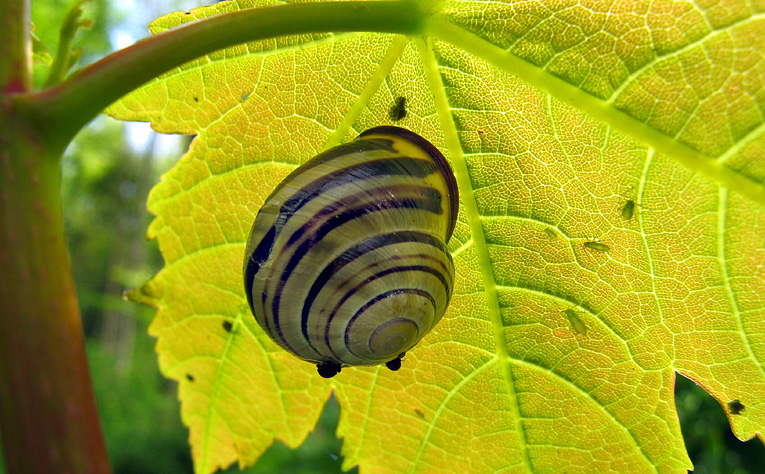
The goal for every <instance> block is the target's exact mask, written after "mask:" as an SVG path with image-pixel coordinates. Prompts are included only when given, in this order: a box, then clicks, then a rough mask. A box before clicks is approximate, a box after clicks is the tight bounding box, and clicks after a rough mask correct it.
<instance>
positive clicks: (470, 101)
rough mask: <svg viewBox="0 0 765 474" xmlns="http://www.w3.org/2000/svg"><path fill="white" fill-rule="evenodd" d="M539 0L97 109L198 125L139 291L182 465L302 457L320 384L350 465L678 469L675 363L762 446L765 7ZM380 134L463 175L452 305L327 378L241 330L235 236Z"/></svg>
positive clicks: (288, 57) (198, 13)
mask: <svg viewBox="0 0 765 474" xmlns="http://www.w3.org/2000/svg"><path fill="white" fill-rule="evenodd" d="M548 3H549V2H491V3H483V2H469V1H451V2H445V3H444V4H443V5H440V8H441V9H440V10H438V11H437V13H435V14H434V16H433V17H432V18H431V21H430V23H429V27H428V28H429V31H430V32H431V33H432V35H431V36H430V37H426V38H421V37H417V38H407V37H401V36H396V35H386V34H356V33H354V34H336V35H331V34H321V35H313V36H301V37H289V38H280V39H277V40H270V41H263V42H259V43H253V44H248V45H242V46H239V47H236V48H232V49H229V50H226V51H221V52H218V53H216V54H213V55H210V56H208V57H205V58H202V59H199V60H198V61H195V62H193V63H190V64H188V65H186V66H184V67H183V68H180V69H178V70H176V71H174V72H172V73H170V74H168V75H167V76H165V77H163V78H161V79H160V80H157V81H155V82H152V83H150V84H148V85H147V86H145V87H144V88H143V89H141V90H139V91H137V92H135V93H134V94H132V95H130V96H129V97H127V98H126V99H124V100H123V101H121V102H120V103H118V104H116V105H115V106H113V107H112V108H111V109H110V110H109V113H110V114H112V115H114V116H116V117H118V118H121V119H125V120H147V121H151V122H152V125H153V126H154V128H155V129H157V130H159V131H162V132H168V133H187V134H196V135H197V136H196V138H195V139H194V141H193V143H192V146H191V149H190V150H189V152H188V153H187V154H186V155H185V156H184V157H183V158H181V160H180V161H179V163H178V164H177V166H175V167H174V168H173V169H172V170H171V171H170V172H168V173H167V174H166V175H165V176H164V178H163V180H162V182H161V183H159V184H158V185H157V186H156V187H155V188H154V190H153V191H152V193H151V196H150V199H149V208H150V210H151V211H152V212H153V213H154V214H156V216H157V217H156V220H155V221H154V222H153V224H152V225H151V228H150V229H149V235H150V236H151V237H153V238H157V239H158V240H159V244H160V248H161V250H162V253H163V255H164V258H165V261H166V266H165V268H164V269H163V270H162V271H161V272H160V273H159V274H158V275H157V276H156V277H155V278H154V279H153V280H152V281H151V282H149V283H148V284H147V285H146V286H145V287H144V288H143V289H142V290H140V291H138V292H136V294H135V297H136V299H138V300H143V301H146V302H150V303H153V304H156V305H157V306H158V307H159V311H158V313H157V317H156V319H155V321H154V323H153V325H152V327H151V333H152V334H153V335H155V336H157V337H158V345H157V350H158V352H159V357H160V363H161V366H162V370H163V372H164V374H165V375H166V376H167V377H170V378H172V379H176V380H178V381H180V398H181V400H182V402H183V410H182V416H183V420H184V422H185V423H186V424H187V425H188V426H189V427H190V433H191V444H192V450H193V455H194V461H195V465H196V470H197V472H199V473H208V472H211V471H214V470H215V469H217V468H218V467H220V466H227V465H229V464H230V463H232V462H234V461H238V462H239V463H241V464H243V465H249V464H252V463H253V462H254V461H255V460H256V459H257V458H258V456H259V455H260V454H261V453H262V452H263V451H264V450H265V449H266V448H267V447H268V446H269V445H270V444H271V443H272V441H273V439H274V438H277V439H280V440H283V441H284V442H285V443H287V444H288V445H290V446H296V445H298V444H300V443H301V442H302V440H303V439H305V437H306V435H307V433H308V432H309V431H310V430H311V428H312V426H313V425H314V423H315V421H316V419H317V418H318V416H319V414H320V412H321V409H322V406H323V404H324V402H325V401H326V400H327V398H328V396H329V394H330V392H331V391H332V390H334V391H335V392H336V393H337V397H338V400H339V401H340V404H341V418H340V425H339V428H338V435H339V436H342V437H344V448H343V454H344V455H345V466H346V467H350V466H352V465H354V464H359V465H360V466H361V468H362V472H376V473H377V472H380V473H388V472H390V473H393V472H396V473H398V472H407V473H424V472H438V473H447V472H452V473H469V472H476V473H489V472H570V473H574V472H598V473H601V472H609V471H610V472H621V473H626V472H635V473H645V472H675V473H680V472H683V473H684V472H685V469H687V468H691V463H690V460H689V459H688V456H687V454H686V452H685V448H684V446H683V439H682V436H681V433H680V427H679V423H678V419H677V413H676V410H675V403H674V396H673V395H674V394H673V389H674V379H675V371H677V372H679V373H682V374H683V375H686V376H687V377H689V378H691V379H693V380H695V381H696V382H697V383H698V384H700V385H701V386H702V387H704V388H705V389H706V390H707V391H709V392H710V393H711V394H712V395H713V396H714V397H715V398H716V399H717V400H718V401H719V402H720V403H721V405H722V406H723V408H724V409H725V411H726V413H728V417H729V419H730V422H731V426H732V428H733V431H734V432H735V434H736V435H737V436H738V437H739V438H741V439H747V438H750V437H752V436H755V435H760V436H762V433H763V432H765V431H764V430H763V427H764V426H765V365H763V360H765V204H764V202H763V200H762V199H760V198H758V196H763V195H765V194H763V193H764V192H765V191H764V190H763V188H765V186H764V185H763V181H764V180H765V158H763V156H764V155H763V152H764V151H765V150H764V145H765V138H764V134H763V132H764V131H765V125H763V113H762V111H763V110H765V89H764V88H763V84H762V82H763V80H764V79H765V60H764V59H763V54H765V35H763V34H762V31H763V29H765V17H764V16H763V13H762V12H761V11H757V10H754V9H753V7H751V6H746V5H744V4H743V3H739V2H735V1H729V2H725V1H723V2H709V7H702V6H699V5H694V4H693V3H691V2H683V1H674V2H670V1H655V2H650V3H649V2H634V4H633V3H631V2H626V1H625V2H616V3H614V2H607V3H596V2H579V3H576V2H575V3H570V2H568V3H567V5H564V4H563V2H561V3H560V4H559V5H558V4H556V5H553V6H550V5H548ZM248 6H250V3H249V2H235V3H221V4H217V5H215V6H212V7H209V8H200V9H198V10H194V11H192V12H180V13H177V14H173V15H168V16H167V17H164V18H161V19H159V20H157V21H156V22H155V23H154V24H153V25H152V28H153V31H154V32H158V31H162V30H164V29H167V28H170V27H173V26H176V25H179V24H181V23H184V22H186V21H191V20H194V19H198V18H202V17H206V16H209V15H213V14H215V13H218V12H222V11H230V10H234V9H237V8H244V7H248ZM400 97H404V98H405V102H404V103H402V102H401V100H400V99H399V98H400ZM402 107H403V108H404V109H405V112H406V113H405V117H403V118H401V115H402V113H401V111H400V109H401V108H402ZM397 119H398V120H399V121H398V122H395V124H396V125H399V126H403V127H407V128H409V129H411V130H413V131H415V132H417V133H419V134H421V135H423V136H425V137H426V138H427V139H429V140H431V141H432V142H433V143H434V144H435V145H436V146H437V147H439V148H440V149H441V150H442V151H443V152H444V154H445V155H446V156H447V157H448V158H449V160H450V161H451V163H452V165H453V168H454V170H455V174H456V176H457V180H458V183H459V186H460V196H461V208H460V209H461V210H460V216H459V222H458V224H457V228H456V231H455V234H454V237H453V238H452V240H451V242H450V248H451V250H452V252H453V256H454V260H455V266H456V268H457V273H458V275H457V283H456V294H455V296H454V298H453V301H452V304H451V307H450V309H449V311H448V313H447V315H446V316H445V318H444V320H443V321H442V322H441V323H440V325H439V326H438V327H437V328H436V329H435V330H434V331H433V332H432V333H431V334H429V335H428V336H427V337H426V338H425V339H424V340H423V341H422V343H420V345H419V346H417V348H416V349H415V350H413V351H412V352H411V353H409V354H408V355H407V357H406V359H405V361H404V364H403V368H402V369H401V370H400V371H399V372H390V371H388V370H387V369H385V368H384V367H383V368H350V369H345V370H343V371H342V373H341V374H339V375H338V376H337V377H335V378H334V379H331V380H328V381H327V380H324V379H321V378H320V377H319V376H318V375H317V374H316V369H315V367H314V366H312V365H310V364H308V363H305V362H301V361H299V360H297V359H295V358H293V357H292V356H290V355H289V354H287V353H285V352H284V351H282V350H281V349H279V348H278V347H276V346H275V345H274V344H273V343H272V342H271V341H270V340H269V339H268V338H267V337H266V336H265V335H264V333H263V332H262V331H261V330H260V328H259V327H258V326H257V324H256V323H255V320H254V318H253V317H252V316H251V314H250V312H249V309H248V306H247V302H246V299H245V296H244V291H243V284H242V275H241V268H242V259H243V255H244V246H245V240H246V238H247V234H248V232H249V228H250V225H251V223H252V221H253V219H254V217H255V214H256V213H257V211H258V209H259V206H260V205H261V204H262V203H263V200H264V198H265V197H266V196H267V195H268V194H270V192H271V190H272V189H273V187H274V185H275V184H276V183H277V182H278V181H279V180H280V179H281V178H283V177H284V176H285V175H287V174H288V173H289V172H290V171H291V170H292V169H294V168H295V167H296V166H297V165H298V164H299V163H301V162H303V161H305V160H307V159H309V158H310V157H311V156H313V155H315V154H316V153H318V152H320V151H321V150H322V149H325V148H327V147H330V146H334V145H336V144H338V143H341V142H344V141H348V140H350V139H352V138H354V137H355V136H356V135H357V134H358V133H359V132H361V131H363V130H365V129H367V128H369V127H372V126H375V125H381V124H393V123H394V122H393V120H397ZM629 203H632V205H631V207H632V208H631V209H630V210H626V209H625V208H626V207H629V206H630V204H629Z"/></svg>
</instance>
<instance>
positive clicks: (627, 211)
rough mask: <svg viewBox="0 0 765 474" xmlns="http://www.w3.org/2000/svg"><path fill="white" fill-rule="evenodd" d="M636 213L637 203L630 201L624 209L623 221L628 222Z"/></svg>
mask: <svg viewBox="0 0 765 474" xmlns="http://www.w3.org/2000/svg"><path fill="white" fill-rule="evenodd" d="M634 213H635V201H633V200H632V199H630V200H629V201H627V202H626V203H625V204H624V207H622V219H624V220H625V221H628V220H630V219H632V215H633V214H634Z"/></svg>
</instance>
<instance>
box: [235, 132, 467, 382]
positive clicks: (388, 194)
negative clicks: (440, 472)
mask: <svg viewBox="0 0 765 474" xmlns="http://www.w3.org/2000/svg"><path fill="white" fill-rule="evenodd" d="M457 211H458V195H457V186H456V182H455V179H454V175H453V174H452V171H451V168H450V167H449V165H448V163H447V162H446V160H445V159H444V157H443V155H442V154H441V153H440V152H439V151H438V150H437V149H436V148H435V147H434V146H433V145H431V144H430V142H428V141H427V140H425V139H424V138H422V137H420V136H419V135H417V134H415V133H413V132H410V131H408V130H405V129H401V128H398V127H375V128H372V129H370V130H367V131H366V132H364V133H362V134H361V135H359V137H358V138H357V139H356V140H354V141H352V142H350V143H347V144H344V145H340V146H337V147H334V148H332V149H329V150H327V151H325V152H323V153H321V154H319V155H317V156H316V157H314V158H312V159H311V160H309V161H307V162H306V163H304V164H303V165H302V166H300V167H298V168H297V169H295V170H294V171H293V172H292V173H290V174H289V175H288V176H287V177H286V178H285V179H284V181H282V182H281V183H280V184H279V185H278V186H277V187H276V189H275V190H274V191H273V193H272V194H271V195H270V196H269V197H268V198H267V199H266V201H265V203H264V204H263V207H262V208H261V209H260V212H259V213H258V215H257V217H256V219H255V222H254V223H253V225H252V230H251V231H250V237H249V240H248V243H247V250H246V253H245V259H244V281H245V292H246V294H247V300H248V302H249V304H250V309H251V310H252V313H253V314H254V316H255V319H256V320H257V322H258V324H259V325H260V326H261V327H262V328H263V329H264V330H265V332H266V333H267V334H268V335H269V336H270V337H271V338H272V339H273V340H274V341H275V342H276V343H277V344H278V345H280V346H281V347H283V348H284V349H286V350H287V351H289V352H291V353H292V354H294V355H296V356H297V357H300V358H301V359H304V360H307V361H311V362H314V363H316V364H317V365H318V366H319V373H321V374H322V375H323V376H332V375H334V373H336V372H338V371H339V370H340V367H343V366H353V365H377V364H381V363H389V365H388V366H389V367H391V368H392V369H394V370H395V368H397V367H398V366H399V365H400V363H397V362H396V361H397V360H398V359H399V358H400V356H401V355H402V354H403V353H404V352H406V351H407V350H409V349H411V348H412V347H413V346H414V345H415V344H417V343H418V342H419V341H420V339H422V337H423V336H425V334H427V333H428V332H429V331H430V330H431V329H432V328H433V327H434V326H435V325H436V323H438V321H439V320H440V319H441V317H442V316H443V314H444V312H445V311H446V308H447V306H448V304H449V299H450V297H451V294H452V288H453V284H454V265H453V262H452V258H451V254H450V253H449V251H448V249H447V247H446V243H447V242H448V241H449V238H450V237H451V234H452V232H453V230H454V226H455V223H456V216H457ZM322 367H323V368H324V369H322ZM322 370H324V372H322Z"/></svg>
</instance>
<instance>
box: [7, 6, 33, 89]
mask: <svg viewBox="0 0 765 474" xmlns="http://www.w3.org/2000/svg"><path fill="white" fill-rule="evenodd" d="M29 2H30V0H0V22H2V24H0V56H2V59H1V60H0V93H2V94H9V93H19V92H25V91H28V90H30V89H31V88H32V59H31V52H32V36H31V31H30V10H31V6H30V3H29Z"/></svg>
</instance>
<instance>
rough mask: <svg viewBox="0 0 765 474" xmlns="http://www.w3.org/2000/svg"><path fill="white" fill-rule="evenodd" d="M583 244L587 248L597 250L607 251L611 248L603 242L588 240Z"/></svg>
mask: <svg viewBox="0 0 765 474" xmlns="http://www.w3.org/2000/svg"><path fill="white" fill-rule="evenodd" d="M584 246H585V247H587V248H588V249H592V250H597V251H598V252H608V251H609V250H611V247H609V246H608V245H606V244H604V243H603V242H595V241H588V242H585V243H584Z"/></svg>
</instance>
